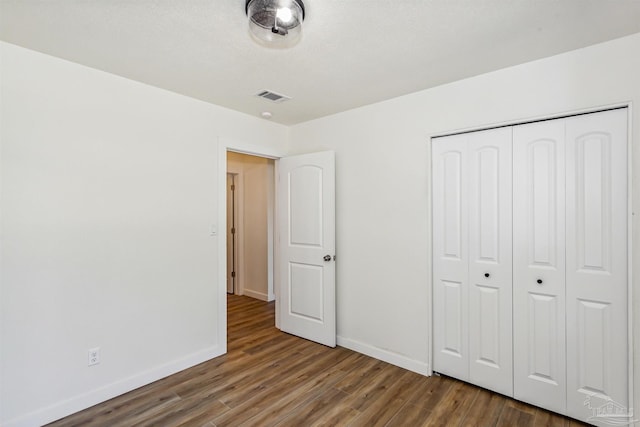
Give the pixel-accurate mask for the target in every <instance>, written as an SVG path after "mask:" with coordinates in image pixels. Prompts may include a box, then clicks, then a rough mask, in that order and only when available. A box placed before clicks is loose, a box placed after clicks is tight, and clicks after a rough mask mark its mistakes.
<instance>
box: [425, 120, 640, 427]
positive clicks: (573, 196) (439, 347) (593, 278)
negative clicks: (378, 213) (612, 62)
mask: <svg viewBox="0 0 640 427" xmlns="http://www.w3.org/2000/svg"><path fill="white" fill-rule="evenodd" d="M627 115H628V111H627V109H626V108H622V109H614V110H609V111H603V112H598V113H592V114H583V115H578V116H574V117H568V118H560V119H554V120H545V121H539V122H534V123H527V124H522V125H515V126H508V127H503V128H498V129H492V130H486V131H478V132H471V133H466V134H459V135H453V136H447V137H438V138H434V139H433V140H432V178H433V180H432V205H433V207H432V218H433V320H434V322H433V368H434V371H436V372H441V373H445V374H447V375H451V376H453V377H456V378H460V379H462V380H465V381H469V382H472V383H474V384H477V385H480V386H482V387H485V388H488V389H491V390H495V391H498V392H500V393H503V394H506V395H510V396H513V397H514V398H516V399H518V400H522V401H525V402H528V403H531V404H534V405H537V406H541V407H543V408H546V409H550V410H552V411H555V412H558V413H561V414H566V415H569V416H571V417H574V418H577V419H579V420H582V421H586V422H589V423H591V424H595V425H607V424H611V423H617V424H619V425H622V424H625V423H627V422H628V421H629V419H627V417H626V416H627V413H628V412H629V410H628V409H627V408H628V407H629V406H630V401H629V388H630V381H631V380H630V375H631V374H630V371H629V366H630V365H629V354H630V349H629V336H630V331H629V318H630V316H629V291H628V283H629V279H628V278H629V265H628V259H629V258H628V256H629V254H628V248H629V245H630V242H629V222H628V221H629V213H628V212H629V209H628V194H629V189H628V179H629V171H628V158H629V156H628V153H627V150H628V148H627V144H628V142H627V139H628V135H627ZM620 423H622V424H620ZM625 425H626V424H625Z"/></svg>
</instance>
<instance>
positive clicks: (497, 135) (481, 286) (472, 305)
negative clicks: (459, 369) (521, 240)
mask: <svg viewBox="0 0 640 427" xmlns="http://www.w3.org/2000/svg"><path fill="white" fill-rule="evenodd" d="M511 133H512V128H510V127H509V128H501V129H493V130H487V131H482V132H474V133H472V134H469V136H468V138H469V139H468V150H469V151H468V152H469V161H468V165H467V166H468V171H469V174H468V178H469V184H468V185H469V196H468V203H469V355H470V366H469V380H470V381H471V382H472V383H474V384H477V385H479V386H482V387H485V388H488V389H491V390H494V391H497V392H499V393H502V394H506V395H509V396H513V367H512V328H511V325H512V319H511V308H512V305H511V303H512V293H511V287H512V281H511V206H512V204H511V191H512V190H511V161H512V160H511Z"/></svg>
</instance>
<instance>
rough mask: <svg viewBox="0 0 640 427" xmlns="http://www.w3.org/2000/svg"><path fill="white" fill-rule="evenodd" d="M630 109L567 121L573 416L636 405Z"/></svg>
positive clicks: (570, 403) (569, 399)
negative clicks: (631, 347)
mask: <svg viewBox="0 0 640 427" xmlns="http://www.w3.org/2000/svg"><path fill="white" fill-rule="evenodd" d="M626 118H627V111H626V110H613V111H606V112H602V113H599V114H590V115H584V116H577V117H572V118H570V119H567V121H566V123H567V125H566V157H567V225H566V228H567V361H569V363H567V414H568V415H570V416H572V417H575V418H579V419H582V420H585V419H586V418H587V417H589V416H591V415H592V409H594V408H602V407H605V406H606V405H607V404H610V402H613V403H614V404H616V405H618V407H620V408H624V409H625V410H626V408H628V407H629V402H628V387H629V384H628V381H629V380H630V379H629V376H628V375H627V358H628V354H629V353H628V347H627V335H628V332H627V271H628V270H627V236H628V234H627V120H626Z"/></svg>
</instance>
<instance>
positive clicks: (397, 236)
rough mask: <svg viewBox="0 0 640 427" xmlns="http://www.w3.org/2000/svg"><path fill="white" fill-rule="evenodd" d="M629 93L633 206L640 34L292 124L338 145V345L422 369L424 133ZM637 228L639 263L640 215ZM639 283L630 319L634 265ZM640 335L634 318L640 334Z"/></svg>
mask: <svg viewBox="0 0 640 427" xmlns="http://www.w3.org/2000/svg"><path fill="white" fill-rule="evenodd" d="M424 72H425V73H429V70H428V69H425V70H424ZM398 78H402V76H398ZM626 101H633V103H634V106H633V107H634V108H633V110H632V111H633V128H634V129H635V132H634V133H633V146H634V151H633V168H634V178H633V179H634V185H633V198H634V210H636V211H637V210H638V207H639V206H640V181H639V179H638V176H639V172H640V148H637V147H639V144H640V131H638V129H640V34H635V35H632V36H630V37H626V38H622V39H618V40H614V41H611V42H608V43H604V44H600V45H596V46H592V47H589V48H585V49H581V50H577V51H573V52H569V53H566V54H562V55H559V56H555V57H551V58H547V59H543V60H539V61H535V62H531V63H527V64H523V65H520V66H516V67H511V68H507V69H504V70H500V71H497V72H493V73H489V74H485V75H481V76H477V77H474V78H470V79H466V80H462V81H458V82H455V83H452V84H447V85H444V86H440V87H437V88H434V89H430V90H425V91H422V92H418V93H415V94H411V95H408V96H403V97H400V98H396V99H393V100H389V101H385V102H382V103H379V104H375V105H371V106H367V107H363V108H359V109H355V110H351V111H348V112H345V113H341V114H337V115H334V116H330V117H326V118H322V119H318V120H315V121H311V122H307V123H303V124H300V125H297V126H294V127H292V129H291V134H290V138H291V140H290V142H291V147H292V150H293V151H294V152H300V153H302V152H310V151H320V150H335V152H336V166H337V171H336V176H337V181H336V182H337V202H336V203H337V218H336V221H337V253H338V263H337V304H338V319H337V322H338V335H339V338H338V343H339V344H342V345H345V346H348V347H351V348H354V349H358V350H360V351H363V352H367V353H369V354H372V355H375V356H377V357H380V358H383V359H385V360H389V361H392V362H393V363H397V364H400V365H403V366H406V367H408V368H411V369H414V370H418V371H426V370H427V368H428V367H427V361H428V352H429V349H428V345H427V342H428V336H429V334H430V324H429V318H430V305H429V295H430V282H431V276H430V275H431V272H430V268H429V259H430V241H431V238H430V231H429V225H428V224H429V209H428V200H429V185H430V184H429V176H430V166H429V165H430V163H429V157H428V154H429V139H430V136H431V135H434V134H440V133H445V132H449V131H454V130H459V129H463V128H471V127H477V126H484V125H488V124H496V123H502V122H506V121H514V120H521V119H528V118H535V117H540V116H546V115H550V114H556V113H564V112H570V111H575V110H579V109H584V108H591V107H597V106H603V105H608V104H613V103H620V102H626ZM633 237H634V258H633V261H634V262H633V264H634V265H635V266H640V246H639V245H638V244H639V243H640V223H639V222H638V218H637V217H636V218H635V219H634V227H633ZM637 270H640V269H637ZM634 288H635V298H634V305H635V311H636V313H637V315H636V318H637V317H638V315H640V306H639V304H638V302H639V301H640V298H638V296H640V271H636V274H635V279H634ZM639 334H640V325H639V324H638V322H636V328H635V335H636V342H637V343H640V335H639ZM636 355H637V356H636V362H638V361H640V360H639V359H638V356H640V352H636ZM636 364H637V363H636ZM639 371H640V365H638V368H637V369H636V378H639V377H638V373H640V372H639ZM636 384H640V382H639V381H638V380H636ZM637 394H640V390H639V392H638V393H637ZM636 407H640V404H638V402H637V401H636Z"/></svg>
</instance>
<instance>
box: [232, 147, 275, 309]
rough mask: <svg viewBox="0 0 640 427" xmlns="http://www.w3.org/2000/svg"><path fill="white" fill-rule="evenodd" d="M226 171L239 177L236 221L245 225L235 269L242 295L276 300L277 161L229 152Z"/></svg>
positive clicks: (264, 299) (241, 230) (241, 228)
mask: <svg viewBox="0 0 640 427" xmlns="http://www.w3.org/2000/svg"><path fill="white" fill-rule="evenodd" d="M227 171H229V172H234V173H236V174H237V175H238V178H239V179H238V180H237V184H236V190H237V195H238V197H241V198H242V200H239V201H238V202H239V203H238V205H239V208H240V209H239V212H237V213H238V214H239V216H238V218H237V221H238V222H242V224H241V227H240V234H239V235H238V236H237V237H238V239H241V240H242V241H241V242H239V247H238V252H239V253H238V257H239V258H240V259H241V260H242V262H241V263H239V264H238V265H237V266H236V269H237V270H239V271H238V275H237V276H236V277H237V278H238V279H239V280H238V281H239V282H241V283H242V286H241V287H240V294H241V295H247V296H250V297H252V298H258V299H261V300H263V301H272V300H273V299H274V297H275V296H274V292H273V278H272V276H271V277H270V275H271V273H272V272H271V268H270V266H269V260H271V257H272V255H271V254H272V253H273V241H272V235H273V234H272V233H273V230H272V227H273V221H272V219H273V218H272V212H273V208H274V207H273V203H274V194H273V192H274V161H273V160H272V159H266V158H264V157H256V156H249V155H246V154H240V153H234V152H229V153H228V155H227Z"/></svg>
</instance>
